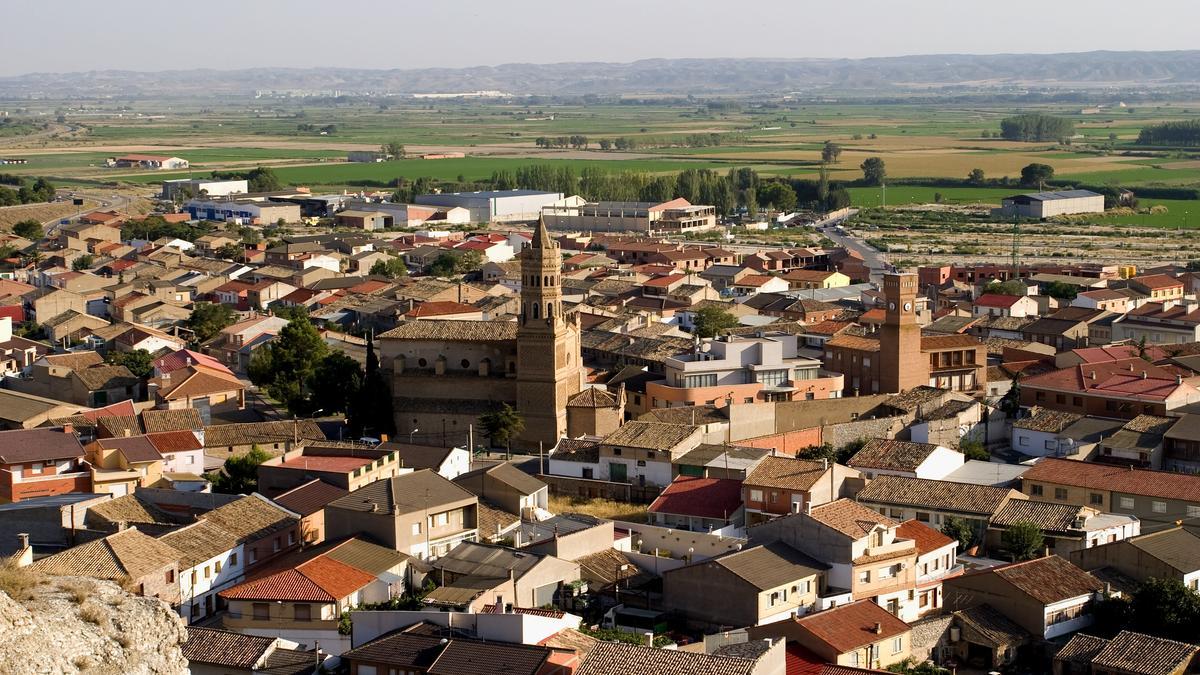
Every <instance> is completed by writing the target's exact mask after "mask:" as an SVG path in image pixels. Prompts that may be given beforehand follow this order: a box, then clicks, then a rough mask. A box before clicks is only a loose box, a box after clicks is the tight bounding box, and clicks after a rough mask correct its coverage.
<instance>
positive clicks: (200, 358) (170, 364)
mask: <svg viewBox="0 0 1200 675" xmlns="http://www.w3.org/2000/svg"><path fill="white" fill-rule="evenodd" d="M193 363H195V364H199V365H204V366H207V367H209V368H212V369H213V370H218V371H222V372H225V373H228V374H230V375H233V371H231V370H229V368H226V367H225V364H223V363H221V362H220V361H218V360H216V359H214V358H213V357H211V356H209V355H207V354H201V353H200V352H194V351H192V350H190V349H180V350H179V351H175V352H172V353H170V354H167V355H165V356H160V357H159V358H157V359H155V360H154V367H155V368H156V369H158V371H159V372H160V373H170V372H173V371H176V370H179V369H180V368H186V367H187V366H190V365H192V364H193Z"/></svg>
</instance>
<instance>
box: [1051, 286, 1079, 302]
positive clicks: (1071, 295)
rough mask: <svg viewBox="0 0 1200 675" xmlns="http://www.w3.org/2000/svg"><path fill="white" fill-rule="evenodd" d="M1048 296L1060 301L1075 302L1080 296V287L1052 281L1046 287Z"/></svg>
mask: <svg viewBox="0 0 1200 675" xmlns="http://www.w3.org/2000/svg"><path fill="white" fill-rule="evenodd" d="M1046 295H1048V296H1050V297H1052V298H1058V299H1060V300H1074V299H1075V296H1077V295H1079V287H1078V286H1075V285H1074V284H1068V283H1064V282H1062V281H1052V282H1050V283H1049V284H1047V285H1046Z"/></svg>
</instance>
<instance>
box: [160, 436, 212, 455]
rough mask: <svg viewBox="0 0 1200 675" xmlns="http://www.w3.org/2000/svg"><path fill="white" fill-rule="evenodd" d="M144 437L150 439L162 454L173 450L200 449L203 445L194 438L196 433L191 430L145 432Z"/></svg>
mask: <svg viewBox="0 0 1200 675" xmlns="http://www.w3.org/2000/svg"><path fill="white" fill-rule="evenodd" d="M146 438H147V439H149V440H150V443H151V444H152V445H153V446H154V449H155V450H158V452H159V454H163V455H166V454H170V453H174V452H187V451H189V450H200V449H202V448H203V447H204V446H202V445H200V440H199V439H198V438H196V434H195V433H193V432H191V431H162V432H159V433H154V434H146Z"/></svg>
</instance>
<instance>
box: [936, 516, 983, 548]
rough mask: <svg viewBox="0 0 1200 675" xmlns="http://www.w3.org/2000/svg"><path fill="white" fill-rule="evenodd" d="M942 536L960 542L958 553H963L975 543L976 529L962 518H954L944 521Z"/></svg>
mask: <svg viewBox="0 0 1200 675" xmlns="http://www.w3.org/2000/svg"><path fill="white" fill-rule="evenodd" d="M942 534H944V535H946V536H947V537H950V538H951V539H957V540H958V551H959V553H962V552H963V551H966V550H967V549H968V548H971V545H972V544H974V543H975V528H974V527H971V524H970V523H968V522H967V521H966V520H964V519H962V518H955V517H953V516H950V517H947V518H946V519H945V520H943V521H942Z"/></svg>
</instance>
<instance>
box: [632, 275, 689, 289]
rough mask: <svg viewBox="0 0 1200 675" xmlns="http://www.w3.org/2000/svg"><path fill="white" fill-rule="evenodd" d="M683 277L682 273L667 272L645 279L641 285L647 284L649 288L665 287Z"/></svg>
mask: <svg viewBox="0 0 1200 675" xmlns="http://www.w3.org/2000/svg"><path fill="white" fill-rule="evenodd" d="M683 278H684V277H683V275H682V274H668V275H666V276H663V277H657V278H655V279H650V280H648V281H646V282H645V283H643V284H642V285H643V286H649V287H650V288H666V287H668V286H670V285H671V284H673V283H675V282H676V281H680V280H682V279H683Z"/></svg>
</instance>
